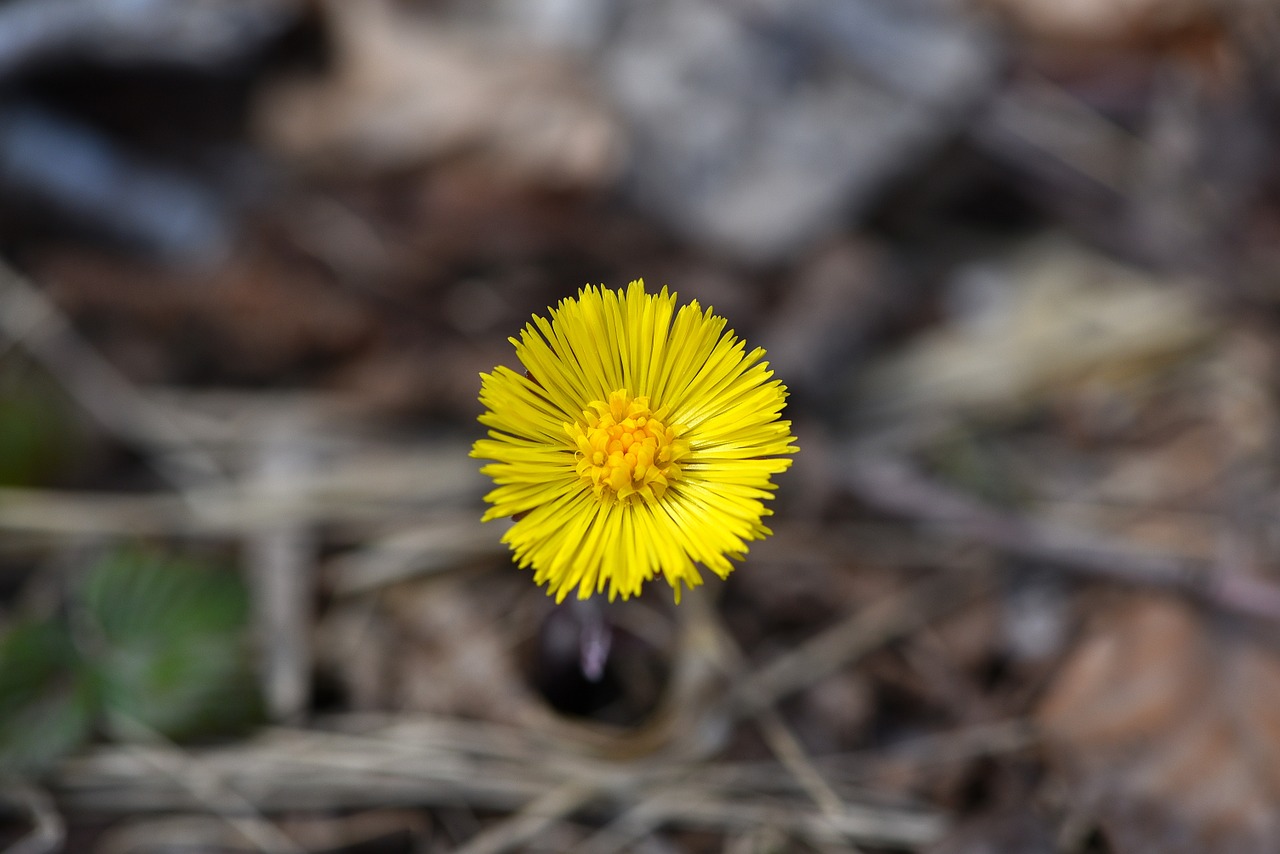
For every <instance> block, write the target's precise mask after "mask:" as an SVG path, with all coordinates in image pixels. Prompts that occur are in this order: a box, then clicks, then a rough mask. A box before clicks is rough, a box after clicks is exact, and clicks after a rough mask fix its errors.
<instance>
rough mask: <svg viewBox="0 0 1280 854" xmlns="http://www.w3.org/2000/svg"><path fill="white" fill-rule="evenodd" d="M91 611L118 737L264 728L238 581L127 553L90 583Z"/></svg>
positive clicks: (96, 656)
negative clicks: (254, 724) (137, 730)
mask: <svg viewBox="0 0 1280 854" xmlns="http://www.w3.org/2000/svg"><path fill="white" fill-rule="evenodd" d="M82 603H83V606H84V615H85V617H86V620H87V623H88V628H89V630H90V631H89V634H90V635H91V636H92V637H93V638H94V641H93V644H94V648H93V649H92V650H91V653H90V657H91V659H92V661H93V662H94V664H95V666H96V669H97V672H98V677H99V681H100V684H101V690H102V695H103V704H104V706H105V710H106V712H107V715H108V720H109V721H116V722H119V724H120V726H118V727H117V729H120V730H121V731H128V729H129V726H130V724H131V723H136V724H142V725H143V726H145V727H147V728H150V729H152V730H155V731H157V732H160V733H162V734H164V735H166V736H168V737H171V738H187V737H193V736H201V735H210V734H213V733H216V732H219V731H223V730H226V729H228V728H234V727H239V726H242V725H244V724H247V723H249V722H251V721H253V720H255V719H257V717H258V714H259V710H260V702H259V699H258V695H257V691H256V688H255V685H254V680H253V678H252V670H251V668H250V660H249V655H248V648H247V638H246V633H245V627H246V624H247V622H248V613H249V605H248V595H247V592H246V590H245V588H244V585H243V583H242V582H241V581H240V579H239V577H238V576H237V575H235V574H234V573H231V572H227V571H220V570H216V569H213V568H210V567H206V566H203V565H201V564H198V563H196V562H193V561H177V560H163V559H161V558H159V557H157V556H154V555H150V554H147V553H144V552H141V551H137V550H130V551H122V552H119V553H117V554H116V555H114V556H112V557H110V558H108V559H107V560H105V561H104V562H103V563H101V564H100V565H98V566H97V567H96V568H95V569H94V570H93V571H92V572H91V573H90V574H89V576H88V577H87V578H86V579H85V584H84V587H83V593H82Z"/></svg>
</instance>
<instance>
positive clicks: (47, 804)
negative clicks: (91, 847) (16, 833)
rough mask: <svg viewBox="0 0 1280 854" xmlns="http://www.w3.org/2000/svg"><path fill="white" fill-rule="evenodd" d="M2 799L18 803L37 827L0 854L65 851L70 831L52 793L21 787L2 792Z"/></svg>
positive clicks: (34, 826) (37, 853)
mask: <svg viewBox="0 0 1280 854" xmlns="http://www.w3.org/2000/svg"><path fill="white" fill-rule="evenodd" d="M0 797H3V798H5V799H6V800H11V801H14V802H16V803H17V804H18V805H19V806H21V807H22V808H23V809H24V810H26V812H27V813H28V814H30V816H31V821H32V825H33V826H32V828H31V832H30V833H28V834H26V835H24V836H23V837H22V838H20V839H18V841H16V842H14V843H13V844H12V845H10V846H9V847H8V848H6V849H4V851H3V852H0V854H49V852H53V851H59V850H61V849H62V845H63V843H64V841H65V840H66V836H67V828H66V824H65V823H64V822H63V820H62V816H61V815H59V814H58V811H57V809H56V808H55V807H54V804H53V799H52V798H50V797H49V795H48V793H46V792H45V791H44V790H43V789H37V788H35V787H34V786H29V785H25V784H19V785H14V786H9V787H6V788H5V789H4V790H3V791H0Z"/></svg>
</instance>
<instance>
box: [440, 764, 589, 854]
mask: <svg viewBox="0 0 1280 854" xmlns="http://www.w3.org/2000/svg"><path fill="white" fill-rule="evenodd" d="M596 794H597V790H596V787H595V786H593V785H590V784H584V783H581V782H576V781H569V782H566V783H562V784H561V785H559V786H557V787H556V788H554V789H552V790H551V791H549V792H547V793H546V794H544V795H542V796H541V797H538V798H534V799H533V800H532V801H530V802H529V803H528V804H526V805H525V806H524V807H522V808H521V809H520V810H519V811H518V812H516V813H515V814H514V815H512V816H510V817H509V818H507V819H505V820H503V821H501V822H499V823H498V824H497V825H495V826H493V827H490V828H488V829H486V830H484V831H482V832H481V833H479V834H478V835H476V836H474V837H472V838H471V839H470V840H468V841H467V844H466V845H463V846H462V847H461V848H459V849H458V850H457V851H456V852H455V854H502V852H504V851H510V850H511V849H513V848H516V847H518V846H520V845H523V844H525V843H526V842H528V841H529V840H531V839H534V838H535V837H537V836H538V835H539V834H540V833H542V832H543V831H544V830H546V829H547V828H548V827H550V826H551V825H553V824H555V823H556V822H557V821H560V820H561V819H563V818H564V817H565V816H567V815H569V814H570V813H572V812H573V811H574V810H577V809H578V808H580V807H581V806H583V804H585V803H587V802H588V801H590V800H591V799H592V798H594V797H595V796H596Z"/></svg>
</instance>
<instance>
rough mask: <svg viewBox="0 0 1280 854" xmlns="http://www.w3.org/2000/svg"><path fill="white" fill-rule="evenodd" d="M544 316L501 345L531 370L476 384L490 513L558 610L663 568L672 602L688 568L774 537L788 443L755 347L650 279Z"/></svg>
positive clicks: (778, 399) (586, 292) (775, 391)
mask: <svg viewBox="0 0 1280 854" xmlns="http://www.w3.org/2000/svg"><path fill="white" fill-rule="evenodd" d="M550 314H551V317H550V319H549V320H548V319H546V318H542V317H538V316H535V317H534V318H533V322H532V323H530V324H528V325H526V326H525V328H524V330H523V331H522V332H521V333H520V338H519V339H518V340H517V339H515V338H512V339H510V340H511V343H512V344H513V345H515V348H516V356H517V357H518V358H519V359H520V362H521V364H522V365H523V366H524V368H525V369H526V370H525V373H523V374H522V373H518V372H517V371H514V370H511V369H509V368H505V367H498V368H496V369H495V370H494V371H493V373H491V374H481V375H480V379H481V387H480V402H481V403H482V404H484V406H485V408H486V410H487V411H486V412H485V413H484V414H483V415H481V416H480V422H481V423H482V424H484V425H486V426H487V427H489V428H490V429H489V438H487V439H480V440H479V441H477V442H476V443H475V447H474V448H473V449H472V451H471V456H473V457H478V458H480V459H485V460H493V461H494V462H491V463H490V464H488V465H486V466H485V467H484V468H483V469H481V471H483V472H484V473H485V474H487V475H489V476H491V477H492V478H493V480H494V483H495V484H496V488H495V489H494V490H493V491H492V492H490V493H489V494H488V495H486V496H485V500H486V501H487V502H488V503H489V504H491V505H492V506H491V507H490V508H489V510H488V512H487V513H485V515H484V520H485V521H489V520H491V519H497V518H501V517H504V516H511V517H514V518H515V519H516V521H515V524H513V525H512V526H511V528H510V529H509V530H508V531H507V532H506V534H504V535H503V538H502V540H503V542H505V543H507V544H508V545H510V546H511V548H512V550H513V551H514V553H515V559H516V561H517V563H518V564H519V565H520V567H521V568H528V567H533V570H534V580H535V581H536V582H537V583H539V584H545V585H547V592H548V593H549V594H551V595H553V596H555V597H556V601H557V602H560V601H563V600H564V598H565V596H567V595H568V593H569V591H571V590H574V589H576V590H577V591H578V598H580V599H586V598H589V597H590V596H591V595H592V594H594V593H601V592H603V591H604V589H605V588H606V587H608V590H609V598H610V599H613V598H614V597H615V596H619V595H620V596H622V598H623V599H626V598H628V597H630V596H632V595H635V594H638V593H639V592H640V588H641V586H642V585H643V584H644V582H646V581H648V580H650V579H652V578H653V577H654V576H655V575H657V574H659V573H660V574H662V576H664V577H665V578H666V580H667V583H668V584H670V585H671V587H672V588H673V589H674V590H675V597H676V601H679V600H680V590H681V584H682V583H683V584H684V585H686V586H688V587H691V588H692V587H696V586H697V585H699V584H701V583H702V576H701V574H700V572H699V570H698V568H697V564H702V565H703V566H705V567H706V568H707V569H710V570H711V571H712V572H714V573H715V574H716V575H718V576H720V577H721V578H724V577H725V576H727V575H728V574H729V572H730V571H731V570H732V568H733V565H732V563H730V560H729V559H730V558H733V559H741V558H742V557H743V556H744V555H745V554H746V553H747V543H748V542H749V541H751V540H758V539H761V538H763V537H765V536H767V535H769V534H770V533H772V532H771V531H770V530H769V529H768V528H767V527H765V526H764V524H762V522H761V519H762V518H763V517H765V516H768V515H770V514H771V513H772V511H771V510H769V508H768V507H766V506H765V505H764V501H765V500H767V499H769V498H771V497H772V493H773V490H774V488H775V486H774V484H773V483H772V481H771V477H772V475H775V474H777V473H779V472H781V471H783V470H785V469H786V468H787V467H788V466H790V465H791V459H790V458H789V457H788V456H787V455H789V454H793V453H795V452H796V450H797V448H796V446H795V445H794V444H793V442H794V440H795V437H794V436H792V435H791V422H789V421H782V420H780V415H781V413H782V408H783V405H784V402H785V400H786V397H787V391H786V387H785V386H783V385H782V383H781V382H779V381H778V380H775V379H771V377H772V376H773V372H772V371H770V370H769V363H768V362H765V361H763V356H764V350H762V349H759V348H757V349H755V350H752V351H751V352H749V353H748V352H746V347H745V345H744V343H743V341H742V340H741V339H739V338H738V337H737V336H735V335H734V334H733V332H732V331H728V332H726V331H725V323H726V321H725V319H724V318H722V317H717V316H716V315H714V314H712V313H711V309H709V308H708V309H706V310H705V311H704V310H703V309H702V307H701V306H699V304H698V302H697V301H696V300H695V301H693V302H691V303H689V304H688V305H685V306H683V307H681V308H680V309H679V310H678V311H677V310H676V295H675V294H674V293H669V292H668V291H667V289H666V288H663V289H662V291H661V293H658V294H650V293H646V292H645V288H644V282H643V281H634V282H632V283H631V284H630V285H629V286H628V287H627V289H626V290H625V291H623V290H617V291H613V290H609V289H606V288H603V287H587V288H583V289H582V290H580V291H579V292H578V296H577V299H572V298H569V299H564V300H561V302H560V305H559V306H558V307H557V308H555V309H551V310H550Z"/></svg>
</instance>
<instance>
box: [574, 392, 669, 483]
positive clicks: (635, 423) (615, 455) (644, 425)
mask: <svg viewBox="0 0 1280 854" xmlns="http://www.w3.org/2000/svg"><path fill="white" fill-rule="evenodd" d="M589 407H590V408H589V409H585V410H583V412H582V419H581V420H580V421H578V423H576V424H566V425H564V427H565V431H566V432H567V433H568V434H569V438H570V439H571V440H572V441H573V444H574V446H575V447H576V448H577V454H576V456H577V460H578V464H577V470H578V476H579V477H580V478H581V479H582V480H583V481H584V482H585V483H587V484H588V485H590V487H591V489H592V491H593V492H594V493H595V495H596V498H598V499H600V500H601V501H603V502H605V503H607V504H635V503H638V502H645V503H650V502H654V501H657V500H658V499H660V498H661V497H662V494H663V493H664V492H666V489H667V486H668V485H670V484H671V483H672V482H673V481H676V480H679V479H680V464H679V463H680V460H681V459H682V458H683V457H685V456H686V455H688V453H689V443H688V442H687V441H685V440H684V439H681V438H679V437H680V434H681V433H683V432H684V428H683V427H681V426H680V425H672V426H670V427H668V426H667V425H666V423H665V419H666V416H667V413H666V412H665V411H663V410H661V409H659V410H657V411H656V412H655V411H652V410H650V408H649V398H647V397H643V396H642V397H636V398H633V397H631V395H630V394H629V393H628V392H627V390H626V389H618V390H617V391H615V392H613V393H612V394H610V395H609V400H608V402H606V401H603V400H595V401H592V402H591V403H590V404H589Z"/></svg>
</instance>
